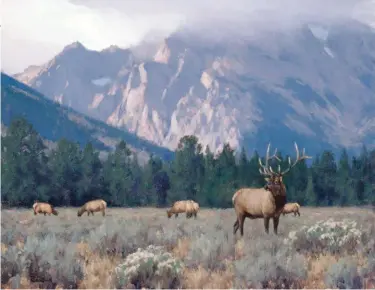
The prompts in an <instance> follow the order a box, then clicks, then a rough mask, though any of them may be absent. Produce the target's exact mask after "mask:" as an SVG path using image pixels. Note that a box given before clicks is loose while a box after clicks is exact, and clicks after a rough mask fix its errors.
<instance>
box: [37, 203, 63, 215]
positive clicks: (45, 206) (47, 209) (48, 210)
mask: <svg viewBox="0 0 375 290" xmlns="http://www.w3.org/2000/svg"><path fill="white" fill-rule="evenodd" d="M33 210H34V215H37V214H39V213H41V214H44V215H47V214H48V215H51V214H53V215H58V214H59V213H58V211H57V210H55V209H54V208H53V206H52V205H50V204H49V203H47V202H38V201H36V202H35V203H34V204H33Z"/></svg>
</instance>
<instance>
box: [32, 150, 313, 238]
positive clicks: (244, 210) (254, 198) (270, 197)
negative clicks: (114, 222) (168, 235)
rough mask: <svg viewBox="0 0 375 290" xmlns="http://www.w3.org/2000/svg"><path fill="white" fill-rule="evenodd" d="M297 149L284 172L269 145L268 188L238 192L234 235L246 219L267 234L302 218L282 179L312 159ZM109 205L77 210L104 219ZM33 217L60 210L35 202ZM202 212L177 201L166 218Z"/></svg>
mask: <svg viewBox="0 0 375 290" xmlns="http://www.w3.org/2000/svg"><path fill="white" fill-rule="evenodd" d="M294 146H295V150H296V160H295V161H294V162H293V163H292V161H291V158H290V157H288V166H287V168H286V169H285V170H281V166H280V165H278V170H274V169H273V168H272V166H271V165H269V161H270V160H271V159H275V160H277V161H279V162H280V161H281V160H280V159H279V157H278V156H277V155H276V153H277V149H276V150H275V153H274V154H273V155H272V156H270V154H269V153H270V144H268V147H267V151H266V157H265V164H264V165H263V162H262V159H261V158H259V160H258V161H259V166H260V168H259V172H260V174H261V175H262V176H264V179H265V181H266V185H265V186H264V187H262V188H255V187H248V188H241V189H239V190H237V191H236V192H235V193H234V195H233V197H232V203H233V207H234V210H235V213H236V221H235V223H234V225H233V234H236V232H237V231H238V229H239V230H240V234H241V236H243V234H244V221H245V219H246V218H249V219H263V220H264V228H265V232H266V233H268V232H269V222H270V220H271V219H272V221H273V230H274V233H275V234H277V228H278V225H279V220H280V216H281V214H283V215H286V214H289V213H294V216H296V215H297V214H298V216H300V212H299V209H300V205H299V204H298V203H287V202H286V201H287V194H286V187H285V185H284V183H283V176H284V175H285V174H287V173H288V172H289V171H290V170H291V169H292V168H293V167H294V166H296V165H297V164H298V162H300V161H302V160H304V159H308V158H311V157H310V156H307V155H305V149H303V150H302V155H300V152H299V149H298V146H297V143H294ZM106 208H107V203H106V202H105V201H104V200H103V199H96V200H92V201H89V202H86V203H85V204H84V205H83V206H82V207H81V208H79V209H78V212H77V216H78V217H80V216H82V214H84V213H85V212H87V215H88V216H89V215H90V214H91V215H94V212H101V213H102V215H103V216H105V210H106ZM33 210H34V215H37V214H44V215H51V214H53V215H56V216H57V215H58V211H57V210H56V209H54V207H53V206H52V205H50V204H49V203H45V202H38V201H35V203H34V204H33ZM198 211H199V204H198V203H197V202H195V201H193V200H180V201H176V202H174V204H173V205H172V207H171V208H170V209H168V210H167V217H168V218H171V217H172V216H173V215H174V216H175V218H177V217H178V215H179V214H182V213H185V214H186V218H187V219H189V218H191V217H193V216H194V218H197V214H198Z"/></svg>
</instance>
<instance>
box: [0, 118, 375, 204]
mask: <svg viewBox="0 0 375 290" xmlns="http://www.w3.org/2000/svg"><path fill="white" fill-rule="evenodd" d="M1 138H2V139H1V141H2V142H1V153H2V155H1V194H2V196H1V198H2V204H3V206H4V205H7V206H11V207H13V206H17V207H30V206H31V205H32V203H33V202H34V200H39V201H45V202H50V203H52V204H53V205H54V206H80V205H82V204H83V203H84V202H86V201H89V200H92V199H95V198H103V199H104V200H106V201H107V203H108V205H109V206H125V207H126V206H129V207H134V206H158V207H164V206H169V205H170V204H171V203H173V202H174V201H177V200H184V199H193V200H195V201H197V202H199V204H200V205H201V206H202V207H217V208H226V207H232V201H231V199H232V196H233V194H234V192H235V191H236V190H237V189H239V188H241V187H262V186H263V185H264V182H265V181H264V178H263V176H261V175H260V173H259V170H258V169H259V164H258V158H259V155H258V153H257V152H255V153H254V154H253V155H252V156H247V154H246V153H245V150H242V152H241V154H240V157H239V158H236V157H235V154H234V150H233V149H232V148H231V147H230V146H229V145H228V144H225V145H224V147H223V150H222V151H221V152H220V153H219V154H217V155H214V154H213V153H212V152H211V151H210V149H209V148H208V147H206V148H205V149H203V148H202V146H201V145H200V144H199V142H198V139H197V138H196V137H195V136H185V137H183V138H181V140H180V142H179V144H178V148H177V150H176V153H175V158H174V160H172V161H170V162H165V161H163V160H161V159H160V158H158V157H156V156H151V158H150V159H149V160H148V162H147V164H145V165H142V166H141V165H140V164H139V162H138V160H137V158H136V156H135V155H134V154H132V152H131V151H130V149H129V147H128V145H127V144H126V143H125V142H124V141H121V142H119V144H118V145H117V146H116V149H115V150H114V151H113V152H110V153H109V155H108V158H106V159H105V160H101V159H100V158H99V152H98V151H97V150H95V148H94V147H93V146H92V144H90V143H89V144H86V146H85V147H84V148H81V147H80V146H79V144H78V143H74V142H71V141H69V140H66V139H61V140H59V141H58V143H57V146H56V148H54V149H52V150H46V147H45V145H44V143H43V140H42V138H41V137H40V136H39V134H38V133H37V132H36V131H35V130H34V129H33V127H32V125H31V124H29V123H28V122H27V121H26V120H25V119H22V118H17V119H14V120H13V122H12V123H11V124H10V126H9V128H8V130H7V134H6V135H5V136H2V137H1ZM278 154H279V155H278V156H279V158H280V159H281V166H282V167H286V166H287V158H288V156H282V153H280V152H279V153H278ZM291 158H292V159H293V158H294V156H291ZM271 163H272V162H271ZM274 165H275V164H274ZM284 183H285V185H286V187H287V198H288V201H292V202H298V203H299V204H301V205H304V206H359V205H366V204H373V205H374V204H375V150H372V151H368V150H367V149H366V147H363V149H362V152H361V153H360V154H359V155H358V156H354V157H352V158H349V156H348V154H347V152H346V150H342V153H341V156H340V157H339V161H338V162H336V161H335V156H334V154H333V153H332V152H331V151H324V152H322V153H321V154H318V155H317V156H315V157H314V158H313V161H312V164H311V166H310V167H308V166H307V164H306V162H305V161H302V162H300V163H299V164H298V165H297V166H296V167H294V168H293V170H291V171H290V172H289V173H288V174H287V175H286V176H285V178H284Z"/></svg>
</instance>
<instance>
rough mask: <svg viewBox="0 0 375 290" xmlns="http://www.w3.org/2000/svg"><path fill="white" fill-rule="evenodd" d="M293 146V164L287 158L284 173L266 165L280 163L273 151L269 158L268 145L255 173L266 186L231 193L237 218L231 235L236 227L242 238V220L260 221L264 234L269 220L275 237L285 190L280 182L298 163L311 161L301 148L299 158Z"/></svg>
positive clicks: (296, 147) (297, 151)
mask: <svg viewBox="0 0 375 290" xmlns="http://www.w3.org/2000/svg"><path fill="white" fill-rule="evenodd" d="M294 146H295V149H296V153H297V157H296V160H295V162H294V163H293V164H292V162H291V159H290V157H289V158H288V162H289V166H288V167H287V168H286V169H285V170H284V171H281V168H280V165H279V166H278V172H274V171H273V169H272V167H271V166H269V165H268V161H269V160H270V159H272V158H276V159H277V160H278V161H280V159H279V158H277V156H276V152H277V149H276V150H275V154H274V155H273V156H271V157H270V156H269V150H270V144H268V147H267V153H266V158H265V165H263V164H262V160H261V158H259V165H260V168H259V172H260V173H261V174H262V175H263V176H266V177H265V180H266V181H267V184H266V186H265V187H264V188H242V189H240V190H238V191H237V192H235V194H234V195H233V198H232V202H233V206H234V209H235V211H236V215H237V220H236V222H235V223H234V225H233V233H234V234H236V232H237V230H238V229H239V228H240V233H241V236H243V227H244V221H245V218H250V219H258V218H262V219H264V228H265V231H266V233H267V234H268V232H269V221H270V219H271V218H272V219H273V230H274V233H275V234H277V228H278V225H279V219H280V215H281V213H282V210H283V208H284V205H285V204H286V188H285V185H284V183H283V176H284V175H285V174H286V173H288V172H289V170H291V169H292V168H293V167H294V166H295V165H296V164H297V163H298V162H299V161H301V160H304V159H307V158H311V157H310V156H306V155H305V149H303V150H302V156H300V153H299V150H298V146H297V144H296V143H294Z"/></svg>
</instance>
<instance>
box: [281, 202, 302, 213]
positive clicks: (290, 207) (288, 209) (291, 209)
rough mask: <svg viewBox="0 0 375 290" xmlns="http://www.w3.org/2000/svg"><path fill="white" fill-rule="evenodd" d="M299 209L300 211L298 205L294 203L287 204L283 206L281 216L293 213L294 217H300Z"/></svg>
mask: <svg viewBox="0 0 375 290" xmlns="http://www.w3.org/2000/svg"><path fill="white" fill-rule="evenodd" d="M299 209H300V205H299V204H298V203H296V202H293V203H287V204H285V205H284V208H283V212H282V213H283V215H286V214H289V213H294V216H296V215H297V214H298V216H300V213H299Z"/></svg>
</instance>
